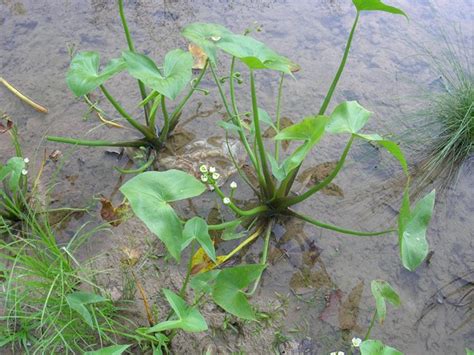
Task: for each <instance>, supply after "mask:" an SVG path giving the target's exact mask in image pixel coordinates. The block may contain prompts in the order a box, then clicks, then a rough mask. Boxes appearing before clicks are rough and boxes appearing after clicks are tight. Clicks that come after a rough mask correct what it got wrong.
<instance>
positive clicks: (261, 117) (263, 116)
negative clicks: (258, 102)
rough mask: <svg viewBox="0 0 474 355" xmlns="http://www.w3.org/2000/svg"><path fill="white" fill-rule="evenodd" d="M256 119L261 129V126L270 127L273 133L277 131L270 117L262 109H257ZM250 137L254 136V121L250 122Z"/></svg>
mask: <svg viewBox="0 0 474 355" xmlns="http://www.w3.org/2000/svg"><path fill="white" fill-rule="evenodd" d="M258 118H259V122H260V127H263V125H264V124H265V125H267V126H270V127H271V128H272V129H273V130H274V131H275V132H276V131H277V128H276V127H275V125H274V124H273V121H272V119H271V118H270V115H269V114H268V112H267V111H265V110H264V109H263V108H261V107H259V108H258ZM250 135H252V136H253V135H255V121H254V120H252V122H251V124H250Z"/></svg>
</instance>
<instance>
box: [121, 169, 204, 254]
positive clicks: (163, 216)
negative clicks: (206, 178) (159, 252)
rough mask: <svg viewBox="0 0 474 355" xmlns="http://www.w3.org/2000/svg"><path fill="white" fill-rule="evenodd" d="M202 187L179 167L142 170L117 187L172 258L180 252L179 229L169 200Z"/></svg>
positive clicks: (181, 242) (180, 236)
mask: <svg viewBox="0 0 474 355" xmlns="http://www.w3.org/2000/svg"><path fill="white" fill-rule="evenodd" d="M205 190H206V187H205V186H204V185H203V184H202V183H201V182H199V181H198V180H197V179H196V178H195V177H194V176H191V175H189V174H187V173H185V172H183V171H179V170H168V171H164V172H156V171H149V172H145V173H142V174H140V175H137V176H135V177H134V178H132V179H131V180H129V181H128V182H126V183H125V184H124V185H123V186H122V187H121V188H120V191H121V192H122V193H123V194H124V195H125V197H127V199H128V200H129V201H130V205H131V207H132V209H133V211H134V212H135V214H136V215H137V217H138V218H140V219H141V220H142V221H143V222H144V223H145V224H146V226H147V227H148V228H149V229H150V230H151V231H152V232H153V233H154V234H156V235H157V236H158V238H160V240H161V241H163V243H164V244H165V246H166V248H167V249H168V251H169V252H170V254H171V255H172V256H173V257H174V258H175V259H176V260H179V259H180V256H181V246H182V244H183V234H182V233H183V230H182V226H181V222H180V220H179V218H178V216H177V214H176V212H175V211H174V210H173V208H172V207H171V206H170V205H169V202H173V201H178V200H184V199H187V198H191V197H195V196H198V195H200V194H202V193H203V192H204V191H205Z"/></svg>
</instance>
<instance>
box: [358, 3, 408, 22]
mask: <svg viewBox="0 0 474 355" xmlns="http://www.w3.org/2000/svg"><path fill="white" fill-rule="evenodd" d="M352 3H353V4H354V6H355V7H356V9H357V11H384V12H389V13H391V14H395V15H403V16H405V17H406V18H408V16H407V14H406V13H405V12H403V11H402V10H401V9H399V8H397V7H394V6H390V5H386V4H384V3H383V2H382V1H380V0H352Z"/></svg>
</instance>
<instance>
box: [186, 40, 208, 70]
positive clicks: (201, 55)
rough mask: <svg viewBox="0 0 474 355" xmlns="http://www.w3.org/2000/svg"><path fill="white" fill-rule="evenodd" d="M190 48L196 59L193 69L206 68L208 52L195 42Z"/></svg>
mask: <svg viewBox="0 0 474 355" xmlns="http://www.w3.org/2000/svg"><path fill="white" fill-rule="evenodd" d="M188 50H189V52H190V53H191V55H192V56H193V59H194V62H193V69H204V66H205V65H206V61H207V54H206V53H205V52H204V51H203V50H202V48H201V47H199V46H197V45H195V44H194V43H190V44H189V46H188Z"/></svg>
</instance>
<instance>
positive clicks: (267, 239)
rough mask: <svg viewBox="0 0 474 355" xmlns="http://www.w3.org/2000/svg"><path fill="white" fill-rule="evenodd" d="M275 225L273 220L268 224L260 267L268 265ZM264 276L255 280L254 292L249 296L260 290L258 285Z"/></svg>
mask: <svg viewBox="0 0 474 355" xmlns="http://www.w3.org/2000/svg"><path fill="white" fill-rule="evenodd" d="M273 223H274V220H273V219H272V220H271V221H270V222H269V223H268V225H267V229H266V230H265V242H264V245H263V250H262V257H261V259H260V265H266V263H267V258H268V249H269V248H270V236H271V235H272V229H273ZM262 274H263V271H262V273H261V274H260V275H259V276H258V277H257V279H256V280H255V283H254V284H253V287H252V290H251V291H250V292H248V293H247V295H249V296H252V295H253V294H254V293H255V291H256V290H257V288H258V285H259V284H260V280H261V278H262Z"/></svg>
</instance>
